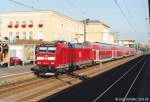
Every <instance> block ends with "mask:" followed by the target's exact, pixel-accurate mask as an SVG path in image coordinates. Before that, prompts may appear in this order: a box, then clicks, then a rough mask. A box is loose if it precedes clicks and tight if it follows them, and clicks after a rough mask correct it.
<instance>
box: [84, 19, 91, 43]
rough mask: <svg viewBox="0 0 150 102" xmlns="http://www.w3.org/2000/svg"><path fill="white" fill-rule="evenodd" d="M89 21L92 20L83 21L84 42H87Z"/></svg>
mask: <svg viewBox="0 0 150 102" xmlns="http://www.w3.org/2000/svg"><path fill="white" fill-rule="evenodd" d="M89 20H90V19H85V20H84V21H83V24H84V42H86V36H87V34H86V25H87V24H88V22H89Z"/></svg>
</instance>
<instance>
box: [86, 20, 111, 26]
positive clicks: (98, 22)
mask: <svg viewBox="0 0 150 102" xmlns="http://www.w3.org/2000/svg"><path fill="white" fill-rule="evenodd" d="M88 23H90V24H102V25H104V26H105V27H107V28H110V26H108V25H107V24H105V23H103V22H101V21H99V20H89V21H88Z"/></svg>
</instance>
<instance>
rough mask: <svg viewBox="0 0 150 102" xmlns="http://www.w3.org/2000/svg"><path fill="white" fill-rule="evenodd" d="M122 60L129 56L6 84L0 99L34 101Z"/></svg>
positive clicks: (0, 89) (0, 90)
mask: <svg viewBox="0 0 150 102" xmlns="http://www.w3.org/2000/svg"><path fill="white" fill-rule="evenodd" d="M133 58H134V57H133ZM133 58H132V59H133ZM123 60H124V63H125V62H127V61H129V60H131V58H126V59H122V60H117V61H113V62H108V63H105V64H104V65H103V68H99V67H100V66H99V65H97V66H92V67H89V68H85V69H81V70H77V71H74V72H73V73H71V74H68V75H65V74H64V75H60V76H58V77H57V78H54V77H51V78H44V79H43V78H33V79H30V80H28V81H24V82H20V83H14V84H11V85H7V86H6V87H4V86H3V87H0V101H18V102H27V101H33V102H35V101H37V100H40V99H42V98H44V97H46V96H49V95H53V94H55V93H57V92H59V91H62V90H64V89H66V88H68V87H71V86H73V85H76V84H78V83H80V82H82V81H86V80H88V79H90V78H92V77H94V76H96V75H98V74H100V73H102V72H105V71H107V70H110V67H112V68H113V67H115V66H117V65H120V64H122V62H123ZM108 67H109V68H108Z"/></svg>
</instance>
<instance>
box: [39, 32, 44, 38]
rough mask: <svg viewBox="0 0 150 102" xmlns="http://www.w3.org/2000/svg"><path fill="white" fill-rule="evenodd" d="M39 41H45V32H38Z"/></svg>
mask: <svg viewBox="0 0 150 102" xmlns="http://www.w3.org/2000/svg"><path fill="white" fill-rule="evenodd" d="M38 39H39V40H43V39H44V34H43V31H39V32H38Z"/></svg>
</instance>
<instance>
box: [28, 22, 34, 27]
mask: <svg viewBox="0 0 150 102" xmlns="http://www.w3.org/2000/svg"><path fill="white" fill-rule="evenodd" d="M28 27H29V28H32V27H33V20H30V21H29V24H28Z"/></svg>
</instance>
